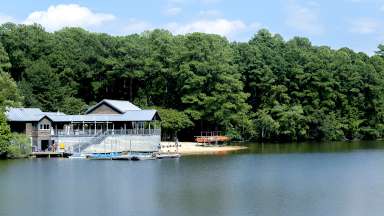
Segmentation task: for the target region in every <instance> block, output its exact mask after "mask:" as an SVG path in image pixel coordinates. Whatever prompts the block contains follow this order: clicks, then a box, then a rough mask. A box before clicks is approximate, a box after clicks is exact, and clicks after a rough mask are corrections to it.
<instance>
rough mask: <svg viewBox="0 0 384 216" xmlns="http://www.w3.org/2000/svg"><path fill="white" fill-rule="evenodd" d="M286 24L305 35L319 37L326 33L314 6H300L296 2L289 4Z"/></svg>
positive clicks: (292, 1) (292, 0)
mask: <svg viewBox="0 0 384 216" xmlns="http://www.w3.org/2000/svg"><path fill="white" fill-rule="evenodd" d="M286 9H287V17H286V21H285V22H286V24H287V25H288V26H289V27H291V28H294V29H296V30H299V31H301V32H303V33H307V34H312V35H319V34H322V33H323V32H324V26H323V24H322V23H321V22H320V19H319V15H318V13H317V10H316V7H315V6H313V4H312V5H311V4H308V5H307V6H304V5H300V4H298V3H297V2H296V1H294V0H291V1H289V2H288V7H287V8H286Z"/></svg>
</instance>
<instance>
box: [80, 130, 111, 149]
mask: <svg viewBox="0 0 384 216" xmlns="http://www.w3.org/2000/svg"><path fill="white" fill-rule="evenodd" d="M108 135H109V133H108V132H107V131H106V132H102V133H99V134H97V135H95V136H94V137H93V138H92V139H91V140H89V141H87V142H83V143H79V144H78V145H77V146H76V148H75V149H73V152H72V153H75V152H76V153H81V152H82V151H84V150H85V149H86V148H88V147H89V146H91V145H97V144H100V143H101V142H103V140H104V139H105V138H106V137H107V136H108Z"/></svg>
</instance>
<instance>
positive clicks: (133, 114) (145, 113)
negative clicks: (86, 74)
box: [48, 110, 158, 122]
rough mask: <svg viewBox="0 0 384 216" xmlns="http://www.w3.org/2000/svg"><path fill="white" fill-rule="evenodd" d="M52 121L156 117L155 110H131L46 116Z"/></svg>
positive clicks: (130, 119)
mask: <svg viewBox="0 0 384 216" xmlns="http://www.w3.org/2000/svg"><path fill="white" fill-rule="evenodd" d="M48 117H49V118H50V119H52V121H54V122H95V121H96V122H107V121H108V122H124V121H152V120H153V119H154V118H155V117H156V118H158V114H157V111H156V110H132V111H127V112H126V113H124V114H89V115H54V116H48Z"/></svg>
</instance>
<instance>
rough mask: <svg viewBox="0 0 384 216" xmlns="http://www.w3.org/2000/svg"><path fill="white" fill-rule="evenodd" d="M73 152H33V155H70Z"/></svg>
mask: <svg viewBox="0 0 384 216" xmlns="http://www.w3.org/2000/svg"><path fill="white" fill-rule="evenodd" d="M70 155H71V154H69V153H66V152H49V151H48V152H32V153H31V156H32V157H36V158H51V157H68V156H70Z"/></svg>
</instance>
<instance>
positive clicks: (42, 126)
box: [39, 124, 50, 130]
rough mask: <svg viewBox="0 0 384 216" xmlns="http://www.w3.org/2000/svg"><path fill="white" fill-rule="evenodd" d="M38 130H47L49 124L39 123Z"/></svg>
mask: <svg viewBox="0 0 384 216" xmlns="http://www.w3.org/2000/svg"><path fill="white" fill-rule="evenodd" d="M39 127H40V130H49V129H50V127H49V124H40V126H39Z"/></svg>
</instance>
